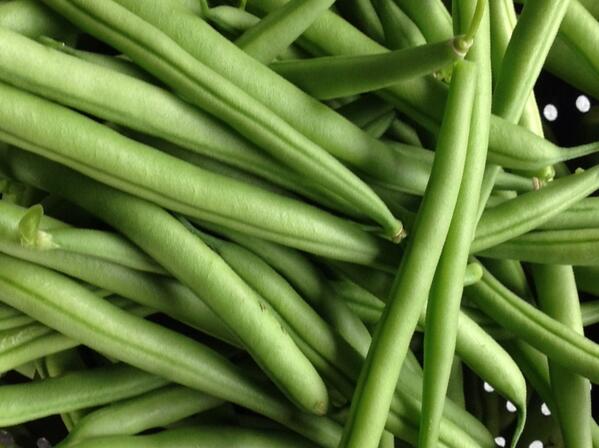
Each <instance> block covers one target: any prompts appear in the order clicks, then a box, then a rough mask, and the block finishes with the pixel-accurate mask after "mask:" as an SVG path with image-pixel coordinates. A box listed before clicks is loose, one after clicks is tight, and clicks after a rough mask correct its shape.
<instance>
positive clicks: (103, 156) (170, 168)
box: [0, 83, 382, 262]
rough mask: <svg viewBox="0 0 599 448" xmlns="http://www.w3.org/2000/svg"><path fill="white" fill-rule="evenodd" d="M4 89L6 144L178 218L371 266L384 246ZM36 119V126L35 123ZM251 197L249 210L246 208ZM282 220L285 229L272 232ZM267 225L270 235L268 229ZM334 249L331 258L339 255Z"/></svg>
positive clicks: (0, 133)
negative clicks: (340, 249) (317, 240)
mask: <svg viewBox="0 0 599 448" xmlns="http://www.w3.org/2000/svg"><path fill="white" fill-rule="evenodd" d="M0 92H1V93H2V95H3V98H4V99H5V101H3V102H2V103H1V104H0V105H1V106H2V107H0V117H1V119H2V121H1V124H0V138H1V139H3V140H9V141H10V142H11V143H17V144H18V145H21V146H24V147H26V148H27V149H28V150H30V151H33V152H36V153H38V154H42V155H45V156H46V157H51V158H53V159H54V160H58V161H61V162H62V163H67V164H69V165H70V166H71V167H73V168H76V169H77V170H79V171H81V172H83V173H85V174H87V175H90V176H93V177H94V178H96V179H98V180H101V181H102V182H106V183H110V184H112V185H113V186H116V187H118V188H122V189H126V190H128V191H129V192H131V193H134V194H136V195H141V196H144V197H145V198H148V199H151V200H153V201H156V202H158V203H159V204H162V205H165V206H166V207H168V208H171V209H174V210H176V211H178V212H180V213H185V214H188V215H190V216H194V217H196V218H209V220H210V221H212V222H215V223H218V224H221V225H222V224H225V223H226V224H228V227H230V228H233V229H236V230H242V231H244V232H245V233H247V232H248V231H250V232H252V231H253V233H254V234H255V235H257V236H263V237H267V238H268V237H270V238H273V239H275V240H277V241H280V242H284V243H285V244H296V245H298V246H300V247H302V248H304V249H306V250H309V251H315V250H316V251H318V252H320V253H321V254H322V255H324V254H325V252H329V251H328V250H327V249H326V246H329V247H330V246H332V245H334V244H336V243H335V240H336V241H337V242H338V243H341V244H342V245H344V246H346V245H349V244H351V243H352V242H355V243H357V245H358V246H364V247H362V248H361V249H359V251H362V250H363V249H366V246H370V247H369V248H368V249H366V250H367V251H370V254H368V255H367V258H369V259H370V261H372V259H374V258H375V257H376V253H378V252H379V250H380V248H381V244H382V242H381V241H380V240H377V239H376V238H374V237H373V236H371V235H368V234H367V233H366V232H364V231H362V229H360V228H359V226H357V225H356V224H353V223H350V222H346V221H345V220H342V219H340V218H337V217H335V216H333V215H331V214H328V213H325V212H323V211H321V210H319V209H317V208H315V207H313V206H310V205H308V204H305V203H302V202H300V201H294V200H292V199H289V198H284V197H281V196H278V195H273V194H272V193H269V192H266V191H264V190H261V189H258V188H256V187H253V186H250V185H247V184H244V183H240V182H238V181H235V180H232V179H229V178H226V177H224V176H219V175H216V174H214V173H210V172H207V171H205V170H201V169H200V168H198V167H194V166H191V165H190V164H188V163H186V162H183V161H181V160H178V159H175V158H174V157H172V156H168V155H167V154H164V153H161V152H159V151H156V150H153V149H152V148H150V147H147V146H145V145H143V144H140V143H137V142H135V141H133V140H130V139H128V138H126V137H124V136H122V135H120V134H118V133H117V132H115V131H113V130H111V129H109V128H107V127H105V126H102V125H101V124H99V123H97V122H94V121H93V120H91V119H89V118H87V117H84V116H82V115H79V114H77V113H76V112H74V111H71V110H69V109H67V108H63V107H61V106H59V105H57V104H54V103H50V102H49V101H45V100H42V99H41V98H38V97H34V96H32V95H30V94H28V93H25V92H21V91H18V90H16V89H14V88H12V87H9V86H8V85H6V84H1V83H0ZM48 117H52V120H49V119H48ZM23 120H26V122H27V123H28V125H27V126H24V121H23ZM33 121H35V123H36V126H31V124H32V123H33ZM67 129H68V130H72V129H76V132H74V133H73V132H65V130H67ZM72 148H77V150H76V151H73V150H72ZM216 185H218V187H216ZM250 197H251V198H252V201H251V207H249V206H248V198H250ZM273 202H274V203H273ZM275 204H276V205H275ZM261 209H262V211H260V210H261ZM233 216H235V218H233ZM277 221H278V224H279V225H281V227H279V228H278V229H275V228H274V227H275V224H276V223H277ZM268 227H270V228H271V230H267V229H268ZM277 227H278V226H277ZM302 228H304V229H305V228H309V229H310V232H308V233H305V232H302V233H304V234H303V235H302V236H301V237H300V238H297V236H296V235H294V236H291V235H293V234H295V233H297V232H301V229H302ZM283 229H284V230H283ZM327 229H329V230H327ZM322 231H326V237H325V241H326V242H325V241H322V242H323V243H325V247H323V246H320V244H313V241H310V240H313V238H314V236H315V235H317V234H318V233H321V232H322ZM288 235H289V236H291V237H288ZM298 236H299V235H298ZM322 236H323V237H324V236H325V235H322ZM318 246H320V248H319V247H318ZM320 249H325V250H324V251H321V250H320ZM330 252H331V253H330V254H329V255H333V253H332V252H334V251H330ZM353 252H354V251H353V250H350V253H351V257H350V258H351V259H352V261H354V262H356V261H357V259H359V258H360V255H359V254H356V253H353ZM350 253H347V254H345V255H350ZM339 255H341V256H343V254H339ZM362 255H366V254H365V253H363V254H362ZM362 259H364V258H362Z"/></svg>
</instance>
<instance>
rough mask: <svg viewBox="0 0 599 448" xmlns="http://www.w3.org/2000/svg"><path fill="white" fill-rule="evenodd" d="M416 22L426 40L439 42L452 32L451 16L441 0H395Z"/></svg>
mask: <svg viewBox="0 0 599 448" xmlns="http://www.w3.org/2000/svg"><path fill="white" fill-rule="evenodd" d="M395 3H396V4H397V5H398V6H399V7H400V8H401V9H402V10H403V11H404V12H405V13H406V14H407V15H409V16H410V17H411V18H412V20H413V21H414V22H415V23H416V25H417V26H418V28H420V31H422V34H423V35H424V37H425V38H426V40H427V42H439V41H441V40H445V39H447V38H448V37H449V36H451V34H452V30H451V17H450V16H449V13H448V11H447V9H446V8H445V5H443V2H442V1H441V0H426V2H425V3H424V4H423V3H422V2H420V1H418V0H395Z"/></svg>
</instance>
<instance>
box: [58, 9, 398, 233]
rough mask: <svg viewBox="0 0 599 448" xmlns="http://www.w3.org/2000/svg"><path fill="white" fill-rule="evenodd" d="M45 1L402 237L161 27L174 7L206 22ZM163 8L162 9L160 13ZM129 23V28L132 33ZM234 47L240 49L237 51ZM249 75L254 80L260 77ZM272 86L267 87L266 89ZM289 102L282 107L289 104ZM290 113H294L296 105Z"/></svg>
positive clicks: (367, 197) (340, 169) (345, 178)
mask: <svg viewBox="0 0 599 448" xmlns="http://www.w3.org/2000/svg"><path fill="white" fill-rule="evenodd" d="M46 3H47V4H49V5H50V6H51V7H52V8H54V9H57V10H59V12H60V13H61V14H63V15H66V16H67V17H68V18H69V20H72V21H74V22H77V23H78V25H79V26H82V27H83V28H85V29H86V30H87V31H88V32H91V33H92V34H93V35H95V36H96V37H99V38H100V39H103V40H104V41H107V42H108V43H109V44H110V45H112V46H114V47H116V48H118V49H119V50H120V51H122V52H123V53H124V54H126V55H127V56H129V57H130V58H131V59H132V60H133V61H135V62H136V63H137V64H139V65H140V66H141V67H143V68H144V69H146V70H148V71H149V72H150V73H152V74H154V75H155V76H156V77H158V78H159V79H161V80H162V81H164V82H165V83H166V84H167V85H169V86H171V87H173V88H174V89H175V90H176V91H177V92H178V93H179V94H180V95H183V96H184V97H185V98H186V99H187V100H188V101H190V102H191V103H193V104H195V105H196V106H198V107H200V108H203V109H205V110H207V111H208V112H210V113H211V114H213V115H215V116H217V117H219V118H221V119H223V120H225V121H227V123H228V124H229V125H230V126H232V127H233V128H235V129H236V130H237V131H239V132H240V133H241V134H242V135H244V136H245V137H247V138H249V139H250V140H252V141H253V142H254V143H256V144H257V145H258V146H260V147H262V148H263V149H264V150H266V151H268V152H269V153H270V154H271V155H272V156H273V157H275V158H276V159H278V160H279V161H281V162H282V163H284V164H287V165H288V166H291V167H293V169H294V170H296V171H297V172H299V173H301V174H303V175H304V176H306V178H308V179H310V180H311V181H312V182H314V183H316V184H320V185H322V186H324V187H325V188H328V189H330V190H331V191H333V192H334V193H335V194H337V195H339V196H340V197H342V198H343V199H344V200H347V201H348V202H349V203H352V204H354V205H355V206H356V207H357V208H359V209H360V210H362V211H364V214H365V215H367V216H370V217H371V218H372V219H373V220H374V221H375V222H377V223H378V224H379V225H380V226H381V227H382V228H383V232H384V234H385V235H386V236H387V237H388V238H389V239H392V240H399V239H400V238H401V237H402V235H403V234H402V227H401V223H400V222H398V221H397V220H396V219H395V218H394V217H393V215H392V214H391V212H390V211H389V210H388V209H387V207H386V206H385V205H384V203H383V202H382V201H381V200H380V198H378V196H376V194H375V193H374V192H373V191H372V190H371V189H370V188H369V187H368V186H367V185H366V184H365V183H364V182H363V181H362V180H361V179H360V178H359V177H358V176H357V175H355V174H354V173H353V172H351V171H350V170H349V169H348V168H346V167H345V166H344V165H343V164H342V163H341V162H340V161H338V160H337V159H335V158H334V157H333V156H332V155H331V154H329V153H328V152H327V151H326V150H324V149H323V148H322V147H321V146H320V145H319V144H318V143H316V142H314V141H313V140H310V139H309V138H308V137H306V136H305V135H304V134H302V133H301V132H300V131H298V130H297V129H296V128H294V127H293V126H292V125H291V124H290V123H288V122H287V121H286V120H285V119H284V118H282V117H280V116H279V115H277V114H276V113H274V112H273V111H272V110H271V109H270V108H269V107H268V106H267V105H265V104H264V103H262V102H261V101H259V100H256V99H255V98H254V97H252V96H251V95H250V94H249V93H247V92H246V91H245V90H244V89H242V88H240V87H238V86H237V85H235V84H234V83H232V82H230V81H229V80H228V79H227V78H225V77H223V76H221V75H220V74H218V73H217V72H216V71H214V70H213V69H211V68H210V67H209V66H207V65H205V64H204V63H202V62H200V61H204V59H202V58H197V59H196V58H194V57H193V53H194V52H193V51H191V52H189V53H188V52H187V51H185V50H186V48H185V47H184V46H180V45H179V44H178V42H176V41H175V40H173V39H171V37H173V35H172V34H169V33H168V26H169V24H172V25H175V22H176V19H177V13H178V12H181V13H182V14H184V15H186V17H188V18H191V19H194V18H195V19H197V23H201V24H204V25H205V27H206V28H210V27H209V26H208V25H207V24H206V23H205V22H204V21H203V20H201V19H199V17H196V16H194V15H192V14H190V13H189V11H187V10H186V9H184V8H182V7H176V6H175V7H174V8H170V7H169V5H166V2H160V3H156V2H138V1H136V2H129V1H126V0H119V1H118V2H116V1H112V0H106V1H103V2H102V3H101V4H98V3H96V2H92V1H89V0H46ZM163 7H166V8H167V9H166V10H164V11H161V10H160V9H161V8H163ZM138 15H139V16H138ZM140 16H141V17H140ZM166 19H168V20H166ZM152 22H154V23H156V22H158V24H159V27H156V26H153V25H152ZM193 22H194V23H195V22H196V21H195V20H194V21H193ZM125 23H126V24H125ZM106 24H108V25H109V27H107V25H106ZM179 25H182V24H179ZM132 28H133V29H135V30H136V31H135V33H133V34H132V33H131V29H132ZM196 28H197V27H196ZM165 30H166V31H167V32H166V33H165V32H164V31H165ZM211 31H212V32H214V33H216V32H215V31H214V30H211ZM198 32H200V37H199V39H197V40H196V41H195V42H194V48H197V47H198V46H202V45H197V44H198V43H202V44H205V43H207V42H206V41H207V40H208V39H207V38H206V34H207V33H206V32H202V30H201V29H199V28H198ZM182 34H186V33H181V28H180V27H179V26H178V27H177V30H176V32H175V33H174V37H175V39H176V38H177V37H179V38H180V37H181V35H182ZM217 34H218V33H217ZM133 35H134V36H135V37H132V36H133ZM194 35H195V33H194ZM217 37H218V40H220V41H226V39H224V38H223V37H222V36H217ZM230 45H233V44H232V43H230ZM221 47H222V45H221ZM216 48H218V47H215V48H211V51H217V52H218V53H219V55H218V57H219V59H220V58H222V57H226V55H225V54H224V53H222V52H221V50H216ZM236 51H237V52H240V53H242V52H241V50H239V49H236ZM247 57H248V58H249V56H247ZM227 64H233V65H235V64H234V60H231V61H227ZM246 65H248V64H246ZM258 65H260V64H258ZM242 66H245V65H242ZM247 69H251V66H250V65H248V67H247ZM241 71H245V70H241ZM251 78H259V75H258V74H256V75H255V76H252V77H251ZM273 87H274V86H269V89H270V88H273ZM271 96H279V95H271ZM289 106H290V104H287V105H286V107H287V108H288V109H289ZM293 112H294V113H298V112H297V111H295V110H294V111H293Z"/></svg>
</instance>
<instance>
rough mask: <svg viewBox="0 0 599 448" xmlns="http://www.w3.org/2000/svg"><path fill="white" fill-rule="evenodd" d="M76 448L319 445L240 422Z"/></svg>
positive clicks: (104, 439) (115, 438)
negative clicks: (241, 426)
mask: <svg viewBox="0 0 599 448" xmlns="http://www.w3.org/2000/svg"><path fill="white" fill-rule="evenodd" d="M72 446H73V448H108V447H110V448H197V447H201V446H207V447H208V446H209V447H212V448H225V447H227V448H228V447H232V446H243V447H245V448H315V445H314V444H312V443H310V442H308V441H307V440H306V439H303V438H301V437H298V436H295V435H292V434H289V433H284V432H280V431H272V430H270V431H267V430H256V429H247V428H240V427H238V426H199V427H193V428H179V429H170V430H167V431H162V432H159V433H157V434H152V435H143V436H106V437H98V438H93V439H89V440H83V441H81V442H80V443H77V444H75V445H72Z"/></svg>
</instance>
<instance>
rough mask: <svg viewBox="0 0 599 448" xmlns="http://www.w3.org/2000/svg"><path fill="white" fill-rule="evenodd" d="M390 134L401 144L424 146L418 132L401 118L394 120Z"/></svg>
mask: <svg viewBox="0 0 599 448" xmlns="http://www.w3.org/2000/svg"><path fill="white" fill-rule="evenodd" d="M389 134H390V135H391V136H393V138H395V139H397V140H399V141H400V142H404V143H407V144H408V145H414V146H420V147H421V146H422V142H421V141H420V137H419V136H418V133H417V132H416V130H415V129H414V128H413V127H412V126H411V125H409V124H408V123H406V122H405V121H403V120H401V119H399V118H396V119H395V120H393V123H391V127H390V128H389Z"/></svg>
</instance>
